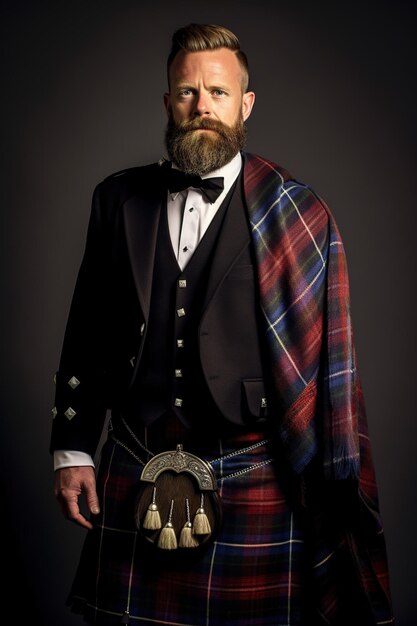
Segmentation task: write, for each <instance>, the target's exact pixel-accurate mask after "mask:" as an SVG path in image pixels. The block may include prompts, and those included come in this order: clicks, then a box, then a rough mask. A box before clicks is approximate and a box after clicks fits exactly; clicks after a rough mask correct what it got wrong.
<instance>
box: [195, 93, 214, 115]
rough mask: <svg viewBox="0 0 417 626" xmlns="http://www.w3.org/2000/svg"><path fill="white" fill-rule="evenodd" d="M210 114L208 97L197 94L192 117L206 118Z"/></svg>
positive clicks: (203, 94)
mask: <svg viewBox="0 0 417 626" xmlns="http://www.w3.org/2000/svg"><path fill="white" fill-rule="evenodd" d="M210 114H211V109H210V103H209V98H208V95H207V94H205V93H201V92H200V93H198V94H197V96H196V99H195V102H194V117H198V116H207V115H210Z"/></svg>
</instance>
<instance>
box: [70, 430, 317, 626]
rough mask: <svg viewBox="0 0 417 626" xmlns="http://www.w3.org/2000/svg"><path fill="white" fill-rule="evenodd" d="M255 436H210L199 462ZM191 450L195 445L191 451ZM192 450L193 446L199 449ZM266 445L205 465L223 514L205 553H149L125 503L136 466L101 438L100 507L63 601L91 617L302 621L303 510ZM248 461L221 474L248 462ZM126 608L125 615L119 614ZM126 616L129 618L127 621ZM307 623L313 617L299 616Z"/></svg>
mask: <svg viewBox="0 0 417 626" xmlns="http://www.w3.org/2000/svg"><path fill="white" fill-rule="evenodd" d="M257 440H260V435H259V434H257V435H247V436H245V438H241V439H237V440H235V442H234V443H233V445H232V446H231V445H228V444H227V443H223V444H222V443H221V442H220V441H219V442H217V445H216V446H212V448H211V449H210V450H207V454H205V455H204V458H206V460H211V459H213V458H217V457H218V456H219V455H222V456H224V455H227V454H229V453H230V452H233V451H235V450H236V449H239V448H241V447H242V446H250V445H251V443H254V442H255V441H257ZM191 451H193V452H194V450H191ZM199 452H201V450H199ZM270 458H271V449H270V446H269V445H268V444H265V445H262V446H261V447H258V448H255V449H253V450H251V451H248V452H246V453H244V454H240V455H238V456H233V457H230V458H224V459H222V460H221V461H217V462H216V463H213V469H214V470H215V472H216V476H217V477H218V478H219V481H218V482H219V489H220V494H221V498H222V503H223V510H224V521H223V525H222V528H221V531H220V534H219V535H218V536H217V537H216V540H215V542H214V543H213V544H211V545H210V546H208V547H207V549H206V550H205V551H204V553H203V554H202V555H201V554H199V555H196V556H194V555H193V553H192V550H191V551H190V553H188V554H184V551H183V552H182V553H181V555H180V556H179V558H177V559H175V560H172V559H171V558H170V557H171V556H172V554H171V553H170V554H168V555H164V554H163V555H162V556H160V557H159V558H158V556H157V555H156V554H154V553H153V552H152V551H150V549H149V548H148V547H147V546H145V545H144V544H142V543H141V540H140V539H139V536H138V533H137V531H136V529H135V527H134V521H133V507H134V502H135V498H136V494H137V490H138V481H139V476H140V473H141V470H142V467H143V465H141V464H139V463H138V462H137V461H135V459H134V458H133V457H132V456H131V455H130V454H129V453H128V452H126V450H125V449H124V448H123V447H121V446H120V445H119V444H117V443H114V442H113V441H112V440H111V439H109V440H108V441H107V442H106V444H105V446H104V448H103V452H102V459H101V463H100V470H99V477H98V492H99V497H100V500H101V511H102V512H101V514H100V516H99V517H98V519H97V520H96V523H95V527H94V530H93V531H91V532H89V533H88V535H87V539H86V542H85V545H84V549H83V552H82V556H81V561H80V566H79V570H78V573H77V576H76V579H75V582H74V586H73V589H72V592H71V596H70V599H69V603H70V604H71V606H72V608H73V610H75V611H79V612H82V613H84V615H85V617H86V619H87V620H88V621H89V622H91V623H93V624H102V625H110V624H118V623H121V620H122V619H123V616H124V619H125V623H131V624H146V625H149V626H150V625H151V624H152V625H154V624H170V625H182V626H186V625H187V626H223V625H224V624H225V623H227V624H228V625H230V626H251V625H252V626H255V625H256V626H266V625H268V626H284V625H289V624H291V625H293V626H296V625H301V624H304V623H306V622H305V621H304V618H305V617H306V611H307V609H308V602H307V599H306V597H305V590H306V589H307V587H308V586H307V585H306V581H305V576H306V571H307V568H306V563H305V558H306V557H305V546H304V524H303V521H302V511H301V510H299V511H292V510H290V508H289V507H288V504H287V498H286V496H285V495H284V490H283V485H282V479H281V478H279V477H278V474H279V473H280V472H278V471H277V468H276V465H275V463H267V461H268V460H269V459H270ZM257 464H259V466H258V467H257V468H256V469H253V470H251V471H249V472H246V473H243V474H241V475H238V476H236V477H234V478H227V479H225V478H222V477H225V476H227V475H229V474H231V473H234V472H241V471H242V470H245V469H246V468H248V467H249V466H253V465H257ZM128 616H129V617H128ZM128 620H130V621H129V622H128ZM308 623H309V624H313V622H308Z"/></svg>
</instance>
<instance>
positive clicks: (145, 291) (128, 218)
mask: <svg viewBox="0 0 417 626" xmlns="http://www.w3.org/2000/svg"><path fill="white" fill-rule="evenodd" d="M161 205H162V199H161V197H154V198H150V197H146V198H139V197H137V196H134V197H132V198H130V199H129V200H128V201H127V202H126V203H125V204H124V206H123V214H124V225H125V233H126V241H127V248H128V252H129V257H130V263H131V266H132V273H133V278H134V281H135V286H136V290H137V293H138V297H139V302H140V305H141V307H142V312H143V315H144V317H145V319H146V320H147V319H148V317H149V307H150V301H151V290H152V274H153V267H154V260H155V247H156V238H157V234H158V224H159V218H160V215H161Z"/></svg>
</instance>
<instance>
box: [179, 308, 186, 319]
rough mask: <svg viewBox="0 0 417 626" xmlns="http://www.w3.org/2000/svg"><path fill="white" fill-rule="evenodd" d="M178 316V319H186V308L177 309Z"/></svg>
mask: <svg viewBox="0 0 417 626" xmlns="http://www.w3.org/2000/svg"><path fill="white" fill-rule="evenodd" d="M177 315H178V317H184V315H185V309H184V308H181V309H177Z"/></svg>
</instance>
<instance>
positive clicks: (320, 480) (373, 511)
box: [244, 153, 393, 623]
mask: <svg viewBox="0 0 417 626" xmlns="http://www.w3.org/2000/svg"><path fill="white" fill-rule="evenodd" d="M244 160H245V166H244V193H245V199H246V204H247V209H248V214H249V219H250V223H251V228H252V235H253V241H254V247H255V254H256V258H257V264H258V278H259V290H260V300H261V307H262V311H263V315H264V317H265V323H266V334H267V345H268V348H269V353H270V357H271V371H272V383H273V386H274V391H275V394H274V395H275V396H276V397H277V399H278V408H279V412H280V419H279V420H278V421H277V424H276V428H277V429H278V434H279V438H280V441H281V443H282V446H283V448H284V450H285V452H286V455H287V458H288V461H289V464H290V466H291V467H292V470H293V472H294V474H295V475H297V476H299V477H300V478H301V484H302V485H304V488H305V490H304V498H306V496H305V492H306V491H307V495H308V491H309V490H310V500H308V499H304V500H303V503H304V504H306V503H307V504H308V503H309V504H310V505H311V506H312V508H313V514H312V520H313V521H312V524H313V526H314V527H315V532H316V538H315V541H316V546H317V555H319V553H320V547H319V546H320V545H324V544H326V542H327V538H326V534H328V527H326V525H325V524H324V525H323V523H322V520H323V519H324V518H323V509H326V507H329V506H330V507H331V508H333V509H338V515H339V517H338V518H337V519H338V520H339V524H338V526H339V531H338V534H337V538H336V539H335V545H336V544H337V542H338V541H340V542H342V543H343V544H344V545H345V546H346V547H347V549H348V550H349V553H350V555H351V557H352V562H353V564H354V567H355V569H356V575H357V577H358V579H359V581H360V584H361V586H362V589H363V590H364V591H365V594H366V595H367V597H368V599H369V601H370V605H371V607H372V612H373V614H374V618H375V622H376V623H382V622H383V623H392V619H393V618H392V612H391V607H390V592H389V579H388V567H387V557H386V550H385V542H384V538H383V529H382V523H381V518H380V515H379V505H378V494H377V486H376V480H375V474H374V468H373V462H372V456H371V448H370V442H369V436H368V430H367V420H366V414H365V407H364V402H363V395H362V389H361V384H360V380H359V376H358V371H357V366H356V359H355V350H354V345H353V336H352V324H351V316H350V305H349V284H348V274H347V267H346V260H345V254H344V249H343V244H342V241H341V238H340V235H339V231H338V228H337V225H336V223H335V221H334V218H333V216H332V214H331V212H330V210H329V209H328V207H327V206H326V205H325V203H324V202H323V201H322V200H321V199H320V198H319V197H318V196H317V195H316V194H315V193H314V192H313V191H312V190H311V189H310V188H309V187H308V186H306V185H304V184H302V183H299V182H297V181H296V180H294V179H293V178H292V177H291V175H290V174H289V173H288V172H287V171H286V170H284V169H282V168H281V167H279V166H278V165H276V164H274V163H272V162H270V161H267V160H265V159H263V158H261V157H259V156H257V155H253V154H248V153H246V154H244ZM312 467H313V468H314V470H313V471H312V470H311V468H312ZM312 494H313V495H312ZM317 500H320V504H317V502H316V501H317ZM320 507H321V508H320ZM319 584H320V583H319ZM324 587H326V585H324ZM326 594H327V600H324V602H325V603H326V602H327V603H328V604H330V603H331V598H329V588H328V587H327V589H326V588H325V589H324V590H323V595H324V596H326Z"/></svg>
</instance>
